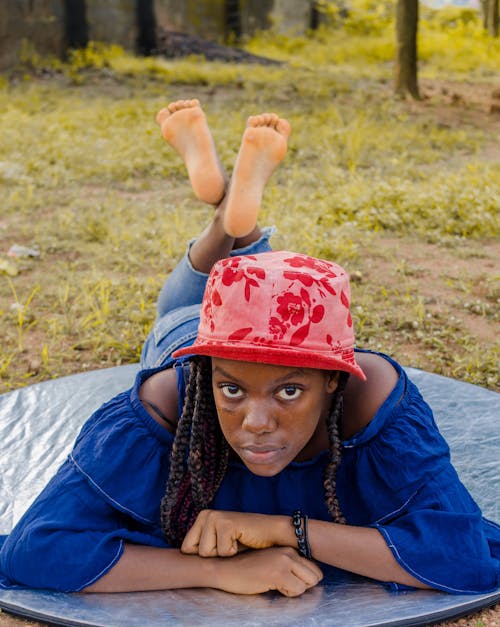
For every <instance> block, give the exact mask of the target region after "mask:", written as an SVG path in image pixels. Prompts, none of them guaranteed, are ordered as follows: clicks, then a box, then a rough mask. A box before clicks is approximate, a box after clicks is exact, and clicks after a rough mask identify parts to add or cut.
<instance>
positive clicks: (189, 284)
mask: <svg viewBox="0 0 500 627" xmlns="http://www.w3.org/2000/svg"><path fill="white" fill-rule="evenodd" d="M275 230H276V229H275V228H274V227H266V228H264V229H262V236H261V237H260V239H258V240H257V241H256V242H253V243H252V244H250V245H249V246H245V247H244V248H238V249H235V250H233V251H231V257H235V256H237V255H256V254H257V253H264V252H268V251H270V250H271V246H270V244H269V238H270V237H271V235H272V234H273V233H274V232H275ZM194 241H195V240H191V241H190V242H189V244H188V247H187V250H186V253H185V255H184V257H183V258H182V259H181V261H180V262H179V264H178V265H177V266H176V267H175V268H174V270H173V271H172V273H171V274H170V275H169V277H168V278H167V280H166V281H165V284H164V285H163V287H162V289H161V291H160V295H159V297H158V303H157V311H158V314H157V318H156V322H155V324H154V326H153V328H152V330H151V332H150V333H149V335H148V337H147V338H146V341H145V343H144V346H143V348H142V354H141V367H142V368H156V367H158V366H161V365H171V364H172V363H173V360H172V359H171V357H170V355H171V354H172V353H173V352H174V351H175V350H177V349H178V348H183V347H184V346H189V345H190V344H192V343H193V341H194V339H195V337H196V333H197V331H198V324H199V313H200V305H201V301H202V298H203V292H204V291H205V285H206V282H207V278H208V274H205V273H203V272H199V271H198V270H195V269H194V268H193V266H192V264H191V261H190V259H189V250H190V248H191V246H192V245H193V243H194Z"/></svg>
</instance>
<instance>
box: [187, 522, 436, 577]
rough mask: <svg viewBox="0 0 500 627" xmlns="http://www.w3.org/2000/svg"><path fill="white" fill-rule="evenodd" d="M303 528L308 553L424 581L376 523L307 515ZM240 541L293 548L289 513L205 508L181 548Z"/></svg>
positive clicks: (224, 548) (214, 551) (360, 570)
mask: <svg viewBox="0 0 500 627" xmlns="http://www.w3.org/2000/svg"><path fill="white" fill-rule="evenodd" d="M308 530H309V533H308V535H309V544H310V546H311V552H312V556H313V558H314V559H316V560H318V561H321V562H323V563H325V564H330V565H332V566H336V567H337V568H342V569H344V570H348V571H350V572H353V573H356V574H358V575H364V576H365V577H371V578H373V579H378V580H379V581H388V582H395V583H400V584H403V585H407V586H414V587H417V588H426V587H427V586H425V585H424V584H423V583H422V582H420V581H418V580H417V579H415V578H414V577H412V576H411V575H410V574H409V573H407V572H406V571H405V570H404V569H403V568H402V567H401V566H400V565H399V564H398V563H397V561H396V560H395V558H394V556H393V555H392V552H391V550H390V548H389V547H388V546H387V544H386V542H385V540H384V538H383V537H382V535H381V534H380V532H379V531H377V530H376V529H372V528H369V527H354V526H352V525H338V524H336V523H333V522H326V521H322V520H309V525H308ZM242 546H244V547H250V548H253V549H265V548H267V547H272V546H288V547H294V548H296V547H297V539H296V537H295V531H294V528H293V525H292V523H291V518H290V517H288V516H267V515H264V514H244V513H239V512H222V511H215V510H204V511H202V512H201V513H200V514H199V516H198V518H197V520H196V522H195V524H194V525H193V527H192V528H191V529H190V531H189V532H188V534H187V535H186V538H185V539H184V542H183V544H182V547H181V550H182V551H183V552H184V553H186V554H191V555H193V554H198V555H202V556H204V557H210V556H214V555H219V556H231V555H235V554H236V553H237V551H238V550H239V548H241V547H242Z"/></svg>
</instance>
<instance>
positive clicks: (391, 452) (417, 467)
mask: <svg viewBox="0 0 500 627" xmlns="http://www.w3.org/2000/svg"><path fill="white" fill-rule="evenodd" d="M391 363H393V364H394V366H395V368H396V369H397V371H398V373H399V378H398V382H397V384H396V386H395V388H394V390H393V392H392V393H391V394H390V396H389V398H388V399H387V401H386V402H385V403H384V405H383V406H382V407H381V408H380V410H379V411H378V412H377V414H376V415H375V417H374V419H373V420H372V421H371V423H370V424H369V425H367V427H366V428H365V429H364V430H362V431H361V432H360V433H358V434H356V436H354V437H353V438H351V439H350V440H347V441H345V442H344V443H343V458H342V463H341V465H340V468H339V472H338V476H337V493H338V497H339V501H340V505H341V507H342V511H343V512H344V515H345V517H346V519H347V522H348V523H349V524H355V525H367V526H373V527H375V528H377V529H379V531H380V532H381V533H382V535H383V537H384V538H385V540H386V541H387V544H388V545H389V547H390V548H391V550H392V552H393V554H394V556H395V558H396V560H397V561H398V562H399V563H400V564H401V565H402V566H403V568H405V569H406V570H408V571H409V572H410V573H412V574H413V575H414V576H415V577H416V578H417V579H420V580H421V581H424V582H426V583H429V584H430V585H432V586H434V587H436V588H438V589H440V590H444V591H448V592H452V593H462V594H463V593H474V592H489V591H491V590H494V589H496V588H497V587H498V585H499V583H500V581H499V577H500V564H499V561H498V559H499V557H500V528H499V527H498V526H497V525H495V524H493V523H490V522H488V521H485V520H484V519H483V518H482V516H481V512H480V511H479V509H478V507H477V505H476V504H475V503H474V501H473V500H472V499H471V497H470V496H469V494H468V492H467V491H466V489H465V488H464V487H463V485H462V484H461V483H460V481H459V480H458V477H457V476H456V473H455V471H454V469H453V468H452V466H451V464H450V461H449V452H448V446H447V445H446V443H445V442H444V440H443V439H442V437H441V436H440V434H439V432H438V430H437V427H436V425H435V423H434V419H433V417H432V413H431V410H430V409H429V407H428V406H427V405H426V403H425V402H424V401H423V399H422V397H421V396H420V394H419V392H418V390H417V388H416V387H415V386H414V385H413V384H412V383H411V381H409V380H408V378H407V376H406V374H405V373H404V371H403V370H402V368H401V367H400V366H399V365H397V364H396V363H395V362H393V361H392V360H391ZM157 371H158V369H152V370H146V371H142V372H141V373H139V375H138V377H137V379H136V382H135V385H134V387H133V388H132V390H130V391H128V392H124V393H122V394H120V395H118V396H117V397H115V398H114V399H113V400H111V401H110V402H109V403H106V404H105V405H103V406H102V407H101V408H100V409H99V410H98V411H97V412H95V414H94V415H93V416H92V417H91V418H90V419H89V421H88V422H87V423H86V424H85V425H84V427H83V428H82V431H81V433H80V435H79V436H78V438H77V440H76V442H75V446H74V449H73V451H72V453H71V454H70V455H69V457H68V459H67V460H66V462H65V463H64V464H63V465H62V467H61V468H60V470H59V471H58V473H57V474H56V476H55V477H54V478H53V479H52V481H51V482H50V483H49V484H48V485H47V487H46V488H45V489H44V491H43V492H42V493H41V494H40V496H39V497H38V498H37V499H36V500H35V502H34V503H33V505H32V506H31V507H30V509H29V510H28V511H27V512H26V514H25V515H24V517H23V518H22V519H21V520H20V522H19V523H18V525H17V526H16V527H15V529H14V530H13V531H12V533H11V534H10V535H9V536H8V538H7V539H6V541H5V543H4V545H3V547H2V549H1V550H0V585H1V586H3V587H16V586H17V585H21V586H29V587H33V588H51V589H55V590H59V591H78V590H81V589H83V588H85V587H86V586H87V585H89V584H91V583H92V582H93V581H95V580H96V579H98V578H99V577H100V576H102V575H103V574H104V573H106V572H107V571H108V570H109V569H110V568H112V567H113V565H114V564H115V563H116V561H117V560H118V559H119V558H120V556H121V553H122V551H123V543H124V542H134V543H138V544H145V545H150V546H156V547H167V544H166V542H165V540H164V539H163V537H162V533H161V528H160V501H161V498H162V496H163V494H164V490H165V483H166V481H167V477H168V468H169V456H170V451H171V446H172V441H173V437H172V435H171V434H169V433H168V432H167V431H166V430H165V429H163V428H162V427H161V426H160V425H159V424H158V423H157V422H156V421H155V420H154V419H153V418H152V417H151V416H150V415H149V414H148V413H147V412H146V410H145V409H144V408H143V406H142V403H141V402H140V400H139V396H138V390H139V387H140V385H141V384H142V382H143V381H144V380H145V379H146V378H147V377H149V376H151V374H153V373H154V372H157ZM183 373H184V370H183V368H182V367H181V366H177V374H178V384H179V391H180V393H182V390H183V389H184V380H183V379H184V374H183ZM326 462H327V453H326V452H324V453H322V454H320V455H318V456H317V457H315V458H314V459H312V460H309V461H306V462H302V463H295V462H294V463H291V464H290V465H289V466H288V467H287V468H285V469H284V470H283V471H282V472H281V473H279V474H278V475H276V476H274V477H259V476H256V475H253V474H252V473H251V472H250V471H249V470H248V469H247V468H246V467H245V466H244V465H243V464H242V463H238V462H231V463H230V465H229V468H228V471H227V474H226V476H225V478H224V480H223V482H222V484H221V487H220V488H219V490H218V492H217V494H216V496H215V498H214V501H213V503H212V507H214V508H216V509H228V510H235V511H248V512H260V513H266V514H286V515H289V514H291V512H292V511H293V510H294V509H296V508H298V507H299V508H301V509H302V510H303V511H304V512H305V513H307V514H308V515H309V516H310V517H311V518H316V519H320V520H330V516H329V514H328V512H327V510H326V506H325V504H324V493H323V480H322V476H323V471H324V467H325V464H326ZM41 565H43V568H42V567H41ZM395 587H398V586H395Z"/></svg>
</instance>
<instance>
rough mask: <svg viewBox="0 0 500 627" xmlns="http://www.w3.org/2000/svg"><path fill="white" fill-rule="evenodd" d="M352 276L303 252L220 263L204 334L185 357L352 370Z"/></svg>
mask: <svg viewBox="0 0 500 627" xmlns="http://www.w3.org/2000/svg"><path fill="white" fill-rule="evenodd" d="M349 300H350V290H349V281H348V278H347V275H346V273H345V271H344V270H343V269H342V268H341V267H340V266H338V265H337V264H334V263H332V262H329V261H325V260H321V259H315V258H314V257H309V256H307V255H302V254H300V253H289V252H286V251H284V252H267V253H261V254H259V255H248V256H241V257H230V258H228V259H223V260H221V261H219V262H217V263H216V264H215V265H214V267H213V268H212V271H211V273H210V275H209V277H208V280H207V286H206V290H205V295H204V297H203V303H202V309H201V315H200V326H199V330H198V336H197V338H196V341H195V343H194V345H193V346H192V347H190V349H189V348H186V349H181V351H182V353H181V352H177V353H175V355H174V356H180V354H188V353H189V352H191V353H193V354H196V353H198V354H205V355H213V356H225V355H227V356H230V357H229V358H232V359H243V360H250V361H262V362H263V363H280V364H281V363H284V360H285V361H288V362H290V363H291V361H293V362H294V365H295V363H296V362H297V363H298V362H301V360H302V361H303V363H304V367H313V368H314V367H316V368H325V367H329V365H331V366H332V368H335V369H342V367H343V365H345V369H347V370H348V371H350V372H354V373H355V374H357V375H358V376H361V377H362V378H363V377H364V375H363V373H362V372H361V369H360V368H359V366H358V365H357V364H356V361H355V356H354V334H353V330H352V318H351V314H350V311H349Z"/></svg>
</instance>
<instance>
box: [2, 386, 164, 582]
mask: <svg viewBox="0 0 500 627" xmlns="http://www.w3.org/2000/svg"><path fill="white" fill-rule="evenodd" d="M140 382H141V380H140V379H139V381H138V382H137V384H136V386H135V387H134V389H133V390H132V391H129V392H126V393H123V394H121V395H119V396H117V397H116V398H114V399H113V400H112V401H110V402H109V403H107V404H105V405H104V406H103V407H101V408H100V409H99V410H98V411H97V412H96V413H95V414H94V415H93V416H92V417H91V418H90V419H89V421H88V422H87V423H86V424H85V425H84V427H83V428H82V431H81V432H80V435H79V436H78V438H77V440H76V442H75V446H74V448H73V451H72V452H71V454H70V455H69V457H68V459H67V460H66V461H65V462H64V463H63V465H62V466H61V468H60V469H59V470H58V472H57V473H56V475H55V476H54V477H53V478H52V479H51V481H50V482H49V483H48V484H47V486H46V487H45V489H44V490H43V491H42V492H41V493H40V495H39V496H38V497H37V498H36V500H35V501H34V502H33V504H32V505H31V507H30V508H29V509H28V511H27V512H26V513H25V514H24V516H23V517H22V518H21V520H20V521H19V522H18V524H17V525H16V526H15V528H14V529H13V530H12V532H11V533H10V534H9V536H8V537H7V539H6V540H5V542H4V544H3V546H2V548H1V550H0V586H2V587H17V586H28V587H31V588H46V589H51V590H57V591H61V592H77V591H80V590H82V589H84V588H85V587H87V586H89V585H91V584H92V583H93V582H95V581H96V580H97V579H99V578H100V577H102V576H103V575H104V574H105V573H106V572H108V571H109V570H110V569H111V568H112V567H113V566H114V565H115V564H116V562H117V561H118V560H119V559H120V557H121V555H122V553H123V546H124V543H125V542H131V543H135V544H142V545H149V546H156V547H162V548H166V547H168V544H167V543H166V541H165V539H164V538H163V535H162V532H161V524H160V502H161V498H162V496H163V494H164V491H165V485H166V481H167V478H168V468H169V459H170V450H171V443H172V436H171V435H170V434H169V433H168V432H167V431H166V430H165V429H163V427H161V426H160V425H159V424H157V423H156V422H155V421H154V420H153V419H152V418H151V417H150V416H149V414H148V413H147V412H146V411H145V410H144V408H143V407H142V404H141V403H140V400H139V398H138V393H137V390H138V387H139V385H140Z"/></svg>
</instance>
